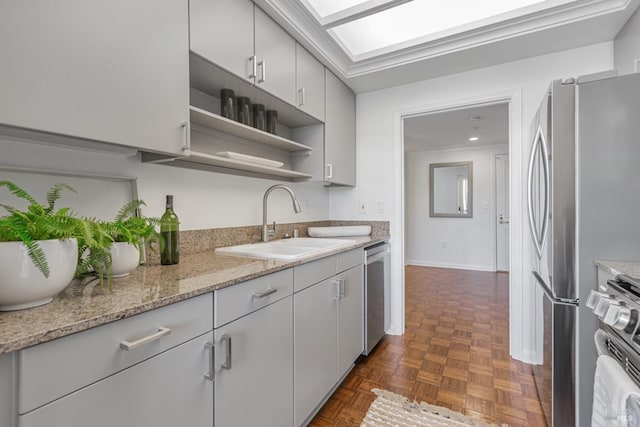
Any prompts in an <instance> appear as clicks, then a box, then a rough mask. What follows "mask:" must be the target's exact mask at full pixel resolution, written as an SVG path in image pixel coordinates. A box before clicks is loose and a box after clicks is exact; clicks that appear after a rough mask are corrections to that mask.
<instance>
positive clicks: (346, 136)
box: [324, 70, 356, 186]
mask: <svg viewBox="0 0 640 427" xmlns="http://www.w3.org/2000/svg"><path fill="white" fill-rule="evenodd" d="M325 76H326V90H327V92H326V96H327V98H326V117H325V125H324V150H325V154H324V155H325V168H324V169H325V170H324V179H325V181H326V182H328V183H330V184H337V185H349V186H355V185H356V97H355V95H354V93H353V92H352V91H351V89H349V87H348V86H347V85H345V84H344V83H342V82H341V81H340V80H339V79H338V78H337V77H336V76H334V75H333V73H331V72H330V71H328V70H327V72H326V73H325Z"/></svg>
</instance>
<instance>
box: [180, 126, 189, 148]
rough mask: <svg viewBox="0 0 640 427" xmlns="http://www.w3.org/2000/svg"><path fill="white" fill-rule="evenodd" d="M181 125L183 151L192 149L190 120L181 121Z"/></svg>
mask: <svg viewBox="0 0 640 427" xmlns="http://www.w3.org/2000/svg"><path fill="white" fill-rule="evenodd" d="M180 127H181V128H182V147H181V148H182V151H189V150H191V138H190V132H189V122H182V123H180Z"/></svg>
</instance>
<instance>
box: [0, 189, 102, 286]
mask: <svg viewBox="0 0 640 427" xmlns="http://www.w3.org/2000/svg"><path fill="white" fill-rule="evenodd" d="M0 187H6V188H7V189H8V190H9V191H10V192H11V193H12V194H13V195H14V196H16V197H17V198H19V199H23V200H26V201H27V202H28V203H29V205H28V207H27V209H26V210H19V209H16V208H14V207H13V206H9V205H6V204H0V206H2V207H3V208H4V209H6V210H7V212H8V213H9V215H6V216H3V217H1V218H0V241H1V242H20V241H21V242H23V243H24V245H25V246H26V247H27V252H28V254H29V257H30V258H31V260H32V261H33V263H34V265H35V266H36V267H37V268H38V269H39V270H40V271H41V272H42V274H43V275H44V276H45V277H49V273H50V271H49V265H48V263H47V260H46V257H45V254H44V252H43V251H42V248H41V247H40V245H39V244H38V240H49V239H69V238H76V239H77V240H78V260H79V261H78V268H77V270H76V275H80V274H83V273H85V272H86V271H85V268H84V266H85V264H86V263H90V264H98V263H99V262H101V264H100V265H102V266H106V270H107V272H108V270H109V269H110V266H111V256H110V254H109V251H108V248H109V246H110V245H111V242H112V241H113V240H112V239H111V236H110V235H109V234H108V233H106V232H105V231H104V229H103V228H102V226H101V225H100V223H99V222H97V221H92V220H89V219H81V218H77V217H76V216H74V214H73V212H72V211H71V209H69V208H66V207H65V208H60V209H56V208H55V203H56V201H57V200H58V199H59V198H60V195H61V193H62V191H64V190H66V191H72V192H74V193H75V192H76V191H75V190H74V189H73V188H71V187H70V186H68V185H66V184H55V185H54V186H53V187H51V188H50V189H49V190H48V191H47V195H46V199H47V204H46V205H42V204H40V203H39V202H38V201H37V200H36V199H34V198H33V197H32V196H31V195H30V194H29V193H28V192H26V191H25V190H23V189H22V188H20V187H19V186H17V185H16V184H15V183H13V182H11V181H0ZM99 276H100V282H101V283H102V277H103V272H102V271H99Z"/></svg>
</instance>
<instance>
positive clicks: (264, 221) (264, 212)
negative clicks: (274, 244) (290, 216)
mask: <svg viewBox="0 0 640 427" xmlns="http://www.w3.org/2000/svg"><path fill="white" fill-rule="evenodd" d="M278 188H281V189H283V190H285V191H286V192H287V193H289V195H290V196H291V200H292V201H293V211H294V212H295V213H300V212H302V209H301V208H300V203H298V200H297V199H296V195H295V193H294V192H293V190H292V189H291V188H289V187H287V186H286V185H284V184H276V185H273V186H271V187H269V188H267V191H265V193H264V197H263V198H262V241H263V242H268V241H269V237H270V236H273V235H275V234H276V223H275V222H274V223H273V230H269V226H268V225H267V199H268V198H269V194H271V192H272V191H273V190H275V189H278Z"/></svg>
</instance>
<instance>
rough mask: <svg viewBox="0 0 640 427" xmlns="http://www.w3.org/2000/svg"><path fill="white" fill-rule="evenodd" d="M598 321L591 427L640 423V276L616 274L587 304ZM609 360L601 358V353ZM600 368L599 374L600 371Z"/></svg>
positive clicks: (635, 424)
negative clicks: (596, 363)
mask: <svg viewBox="0 0 640 427" xmlns="http://www.w3.org/2000/svg"><path fill="white" fill-rule="evenodd" d="M586 305H587V306H588V307H589V308H590V309H591V310H593V312H594V314H595V315H596V317H598V318H599V320H600V325H599V328H598V330H597V331H596V333H595V337H594V338H595V345H596V349H597V353H598V366H597V367H596V374H595V380H594V390H593V396H594V399H593V418H592V427H600V426H609V425H616V426H617V425H624V426H638V425H640V327H639V326H638V323H639V322H638V319H639V313H640V279H638V278H633V277H629V276H625V275H618V276H617V277H616V278H615V279H614V280H609V281H608V282H607V283H606V284H605V285H600V287H599V289H598V290H597V291H595V290H594V291H591V293H590V294H589V298H588V300H587V304H586ZM603 355H604V356H608V357H610V359H608V358H605V359H608V360H601V359H602V356H603ZM599 370H600V373H599Z"/></svg>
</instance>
